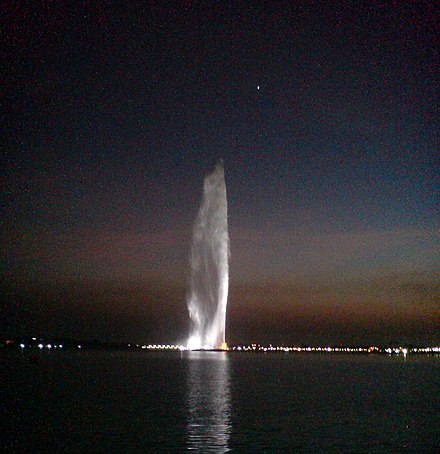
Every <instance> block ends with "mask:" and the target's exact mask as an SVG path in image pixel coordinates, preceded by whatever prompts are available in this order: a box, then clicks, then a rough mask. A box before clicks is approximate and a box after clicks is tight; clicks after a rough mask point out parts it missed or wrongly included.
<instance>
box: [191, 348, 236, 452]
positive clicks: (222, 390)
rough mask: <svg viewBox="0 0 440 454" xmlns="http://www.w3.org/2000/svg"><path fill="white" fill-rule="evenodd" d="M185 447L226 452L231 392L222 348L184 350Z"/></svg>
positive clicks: (227, 448) (203, 450)
mask: <svg viewBox="0 0 440 454" xmlns="http://www.w3.org/2000/svg"><path fill="white" fill-rule="evenodd" d="M188 360H189V361H188V363H189V369H188V424H187V428H188V429H187V431H188V449H189V450H193V451H197V452H219V453H220V452H229V446H228V445H229V437H230V434H231V429H232V424H231V396H230V373H229V358H228V355H227V354H226V353H225V352H203V351H199V352H189V353H188Z"/></svg>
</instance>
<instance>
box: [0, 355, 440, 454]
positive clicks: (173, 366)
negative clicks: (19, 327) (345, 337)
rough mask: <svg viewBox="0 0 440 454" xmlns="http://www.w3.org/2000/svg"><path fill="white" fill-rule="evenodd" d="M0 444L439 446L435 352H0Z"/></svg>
mask: <svg viewBox="0 0 440 454" xmlns="http://www.w3.org/2000/svg"><path fill="white" fill-rule="evenodd" d="M0 366H1V374H0V375H1V377H2V384H1V394H2V405H1V408H2V410H1V412H2V413H3V415H2V420H3V423H2V425H1V437H0V438H1V439H2V441H1V442H0V443H1V445H2V451H3V452H14V453H19V452H29V453H39V452H41V453H51V452H74V453H81V452H87V453H101V452H102V453H107V452H115V453H124V452H128V453H131V452H133V453H136V452H139V453H155V452H157V453H161V452H164V453H166V452H170V453H173V452H188V451H190V452H191V451H192V452H197V453H224V452H237V453H260V452H261V453H271V452H283V453H284V452H291V453H406V452H408V453H431V452H432V453H438V452H440V358H439V356H434V355H431V356H430V355H407V356H406V357H403V356H401V355H399V356H398V355H394V356H391V355H389V356H386V355H371V354H370V355H367V354H337V353H332V354H328V353H327V354H313V353H243V352H240V353H238V352H208V351H205V352H188V351H182V352H178V351H177V352H146V351H84V350H83V351H73V350H71V351H68V350H65V351H60V350H58V351H54V350H52V351H48V350H44V351H41V352H40V351H38V352H36V353H35V351H34V353H32V354H31V353H30V352H26V351H25V350H24V351H16V350H13V351H12V350H11V351H1V352H0Z"/></svg>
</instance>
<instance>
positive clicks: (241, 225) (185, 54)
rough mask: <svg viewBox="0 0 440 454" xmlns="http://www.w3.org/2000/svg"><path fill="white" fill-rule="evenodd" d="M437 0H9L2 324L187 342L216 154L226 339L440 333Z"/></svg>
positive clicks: (23, 330) (426, 339)
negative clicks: (198, 242)
mask: <svg viewBox="0 0 440 454" xmlns="http://www.w3.org/2000/svg"><path fill="white" fill-rule="evenodd" d="M434 7H435V2H431V1H418V2H391V1H390V2H385V1H384V2H377V3H376V4H375V2H372V1H368V2H331V1H325V2H312V1H268V2H259V1H249V2H245V1H240V2H239V1H211V2H210V1H203V2H201V1H189V0H186V1H181V2H176V3H173V2H169V1H164V2H147V1H136V0H133V1H125V2H124V1H114V2H110V1H99V2H95V1H90V2H89V1H81V2H80V1H75V2H72V1H34V2H32V1H31V2H23V1H7V0H6V1H3V2H2V6H1V11H0V17H1V23H0V33H1V45H2V47H1V57H2V58H1V60H2V71H1V73H2V84H1V87H2V90H1V95H0V96H1V98H0V99H1V125H2V126H1V133H2V134H1V137H2V140H1V147H2V153H1V159H2V172H1V182H2V191H1V192H2V194H1V220H0V225H1V238H2V241H1V285H2V292H1V294H2V300H1V302H2V310H1V314H0V320H1V324H0V328H1V334H4V335H8V336H9V335H29V336H30V335H43V334H50V335H58V336H70V337H79V338H86V339H95V338H98V339H102V340H115V341H116V340H129V341H139V342H161V343H165V342H183V341H184V340H185V339H186V337H187V335H188V329H189V318H188V313H187V307H186V293H187V279H188V272H189V265H188V260H189V251H190V241H191V230H192V224H193V221H194V219H195V216H196V213H197V210H198V207H199V204H200V201H201V195H202V185H203V178H204V175H205V174H206V173H207V172H208V171H210V170H211V169H212V166H213V164H214V163H215V162H216V160H217V159H218V158H223V160H224V165H225V177H226V185H227V191H228V204H229V232H230V238H231V258H230V293H229V300H228V313H227V334H226V337H227V341H228V342H229V343H230V344H233V343H237V342H245V341H246V342H250V341H260V342H277V343H281V342H284V343H287V344H294V343H297V344H299V343H309V342H311V343H314V344H322V343H332V344H338V343H368V344H369V343H380V342H394V341H396V342H409V343H422V344H427V345H428V344H436V343H438V342H440V329H439V326H440V315H439V314H440V304H439V301H440V291H439V288H440V284H439V274H440V273H439V255H440V254H439V231H438V228H439V216H438V214H439V210H438V208H439V207H438V194H439V184H438V174H439V166H438V164H439V161H438V155H437V152H438V148H437V142H438V138H439V134H438V131H439V129H438V121H437V115H438V109H437V106H438V93H437V87H438V85H437V81H438V79H437V75H438V70H439V64H438V63H439V59H438V50H437V48H436V44H435V42H436V39H437V34H436V15H435V8H434ZM436 79H437V81H436Z"/></svg>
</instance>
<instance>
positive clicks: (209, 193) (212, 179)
mask: <svg viewBox="0 0 440 454" xmlns="http://www.w3.org/2000/svg"><path fill="white" fill-rule="evenodd" d="M228 259H229V236H228V204H227V199H226V184H225V171H224V167H223V161H221V160H220V161H219V162H218V163H217V164H216V166H215V168H214V170H213V171H212V172H211V173H210V174H208V175H207V176H206V177H205V182H204V186H203V200H202V204H201V206H200V208H199V212H198V214H197V218H196V221H195V224H194V229H193V237H192V244H191V257H190V263H191V274H190V290H189V294H188V301H187V302H188V310H189V316H190V319H191V330H190V337H189V339H188V347H189V348H190V349H193V350H195V349H218V348H224V347H225V346H226V343H225V325H226V304H227V301H228V286H229V265H228Z"/></svg>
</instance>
